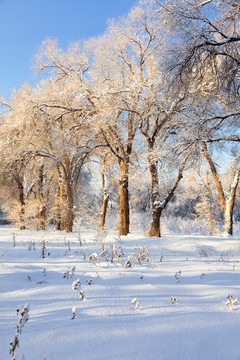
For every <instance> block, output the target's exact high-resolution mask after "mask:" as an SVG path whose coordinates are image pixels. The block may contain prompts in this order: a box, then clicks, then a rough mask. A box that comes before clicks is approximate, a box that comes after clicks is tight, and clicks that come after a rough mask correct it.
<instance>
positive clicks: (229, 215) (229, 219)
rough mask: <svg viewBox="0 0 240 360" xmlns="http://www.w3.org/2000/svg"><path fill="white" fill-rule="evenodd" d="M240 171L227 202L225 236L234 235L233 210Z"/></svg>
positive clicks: (235, 177)
mask: <svg viewBox="0 0 240 360" xmlns="http://www.w3.org/2000/svg"><path fill="white" fill-rule="evenodd" d="M239 177H240V171H239V170H238V171H237V172H236V174H235V176H234V180H233V183H232V185H231V190H230V196H229V198H228V200H227V201H226V208H225V211H224V234H225V235H232V234H233V208H234V203H235V198H236V191H237V186H238V183H239Z"/></svg>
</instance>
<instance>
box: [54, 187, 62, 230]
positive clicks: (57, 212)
mask: <svg viewBox="0 0 240 360" xmlns="http://www.w3.org/2000/svg"><path fill="white" fill-rule="evenodd" d="M54 228H55V229H56V230H61V208H60V188H58V192H57V194H56V195H55V197H54Z"/></svg>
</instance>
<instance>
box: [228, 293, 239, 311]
mask: <svg viewBox="0 0 240 360" xmlns="http://www.w3.org/2000/svg"><path fill="white" fill-rule="evenodd" d="M226 299H228V300H227V301H226V303H225V305H226V306H227V308H228V310H230V311H232V306H233V305H236V304H237V303H238V299H237V298H236V299H234V300H233V297H232V295H227V296H226Z"/></svg>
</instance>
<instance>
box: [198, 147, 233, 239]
mask: <svg viewBox="0 0 240 360" xmlns="http://www.w3.org/2000/svg"><path fill="white" fill-rule="evenodd" d="M203 151H204V156H205V158H206V160H207V161H208V164H209V166H210V169H211V171H212V175H213V179H214V182H215V185H216V188H217V191H218V195H219V199H220V203H221V206H222V210H223V212H224V234H225V235H232V234H233V208H234V203H235V197H236V191H237V186H238V183H239V176H240V170H237V172H236V174H235V176H234V180H233V183H232V185H231V190H230V196H229V198H228V200H226V196H225V194H224V192H223V188H222V184H221V181H220V178H219V176H218V174H217V170H216V168H215V166H214V164H213V161H212V159H211V158H210V156H209V153H208V149H207V144H206V143H205V142H203Z"/></svg>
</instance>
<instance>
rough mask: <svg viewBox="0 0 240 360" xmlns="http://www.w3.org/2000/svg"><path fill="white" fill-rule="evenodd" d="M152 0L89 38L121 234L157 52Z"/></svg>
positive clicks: (126, 223) (158, 41)
mask: <svg viewBox="0 0 240 360" xmlns="http://www.w3.org/2000/svg"><path fill="white" fill-rule="evenodd" d="M158 30H159V22H158V21H157V16H156V9H155V8H154V1H141V2H140V3H139V5H137V6H136V7H134V8H133V9H132V10H131V11H130V13H129V14H128V16H126V17H124V18H121V20H119V21H116V22H112V23H111V24H110V25H109V27H108V30H107V32H106V33H105V34H104V35H103V36H102V37H101V38H98V39H97V40H96V41H95V42H93V44H92V46H93V47H94V62H93V67H92V70H91V72H90V74H91V79H92V81H93V82H94V83H95V84H96V86H97V91H96V93H97V94H98V95H97V98H98V104H97V106H98V109H99V110H98V112H97V114H96V119H97V123H98V125H99V128H100V130H101V133H102V136H103V138H104V140H105V141H106V143H107V146H108V147H109V148H110V150H111V152H112V154H113V156H114V157H115V159H116V162H117V164H118V166H119V171H120V177H119V197H120V204H119V234H120V235H127V234H128V232H129V167H130V163H131V157H132V155H133V152H134V150H135V149H134V139H135V137H136V133H137V130H138V127H139V124H140V116H139V114H140V113H141V107H142V104H143V103H144V101H145V98H146V97H147V96H148V93H149V92H151V84H152V80H153V76H154V75H155V74H153V72H152V71H151V70H152V66H154V57H153V54H154V53H155V52H158V51H159V47H160V44H161V37H160V36H159V34H160V33H159V31H158Z"/></svg>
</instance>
